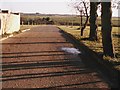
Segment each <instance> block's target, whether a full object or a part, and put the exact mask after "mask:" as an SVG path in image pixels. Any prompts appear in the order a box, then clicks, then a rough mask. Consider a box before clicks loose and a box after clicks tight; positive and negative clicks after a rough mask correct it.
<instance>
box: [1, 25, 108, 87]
mask: <svg viewBox="0 0 120 90" xmlns="http://www.w3.org/2000/svg"><path fill="white" fill-rule="evenodd" d="M64 47H65V48H72V49H73V48H75V47H74V45H73V44H72V43H71V42H70V40H69V38H68V37H67V36H65V35H64V33H62V32H61V31H60V30H59V29H58V28H57V27H55V26H39V27H34V28H32V29H31V30H30V31H26V32H23V33H21V34H18V35H15V36H13V37H10V38H8V39H6V40H4V41H3V42H2V72H3V75H2V88H108V87H109V85H108V84H107V82H106V81H105V80H104V79H103V78H102V77H101V75H100V74H99V73H97V72H96V71H95V70H93V69H90V68H89V67H88V66H86V65H84V64H83V63H82V60H81V58H80V56H79V55H76V54H72V53H69V52H65V51H64V50H62V49H61V48H64ZM80 54H82V53H80Z"/></svg>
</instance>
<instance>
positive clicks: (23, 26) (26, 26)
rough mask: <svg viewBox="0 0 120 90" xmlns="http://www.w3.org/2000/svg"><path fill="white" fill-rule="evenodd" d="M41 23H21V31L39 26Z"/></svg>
mask: <svg viewBox="0 0 120 90" xmlns="http://www.w3.org/2000/svg"><path fill="white" fill-rule="evenodd" d="M37 26H39V25H20V31H22V30H25V29H31V28H32V27H37Z"/></svg>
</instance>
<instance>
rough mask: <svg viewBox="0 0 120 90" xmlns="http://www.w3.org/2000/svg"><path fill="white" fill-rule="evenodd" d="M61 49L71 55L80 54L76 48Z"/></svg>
mask: <svg viewBox="0 0 120 90" xmlns="http://www.w3.org/2000/svg"><path fill="white" fill-rule="evenodd" d="M61 50H62V51H64V52H67V53H70V54H73V55H78V54H81V52H80V51H79V50H78V49H76V48H69V47H62V48H61Z"/></svg>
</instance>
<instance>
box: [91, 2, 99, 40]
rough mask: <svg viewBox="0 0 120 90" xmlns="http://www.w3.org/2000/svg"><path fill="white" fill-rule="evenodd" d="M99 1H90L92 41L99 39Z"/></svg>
mask: <svg viewBox="0 0 120 90" xmlns="http://www.w3.org/2000/svg"><path fill="white" fill-rule="evenodd" d="M96 19H97V3H96V2H90V34H89V39H90V40H92V41H95V40H97V24H96Z"/></svg>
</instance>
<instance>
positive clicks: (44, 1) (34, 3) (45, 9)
mask: <svg viewBox="0 0 120 90" xmlns="http://www.w3.org/2000/svg"><path fill="white" fill-rule="evenodd" d="M72 1H74V0H0V9H3V10H4V9H8V10H10V11H12V12H26V13H36V12H39V13H41V14H71V15H72V14H76V11H75V10H74V9H73V8H72V7H70V6H69V4H70V3H71V2H72ZM113 11H114V12H113V16H118V10H116V9H114V10H113Z"/></svg>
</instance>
